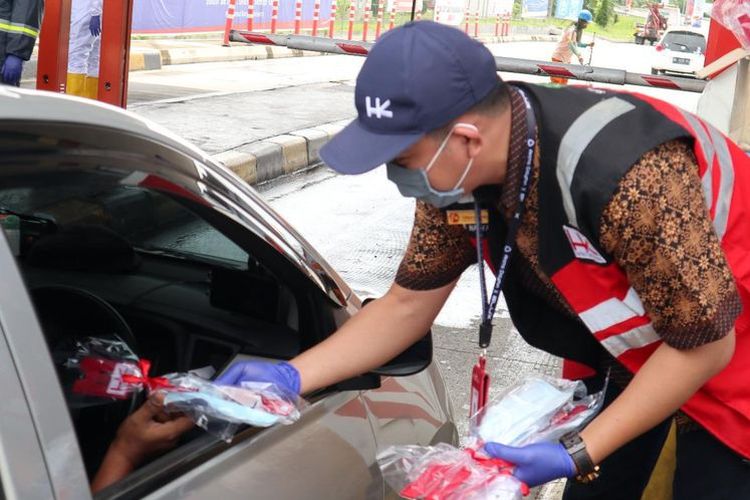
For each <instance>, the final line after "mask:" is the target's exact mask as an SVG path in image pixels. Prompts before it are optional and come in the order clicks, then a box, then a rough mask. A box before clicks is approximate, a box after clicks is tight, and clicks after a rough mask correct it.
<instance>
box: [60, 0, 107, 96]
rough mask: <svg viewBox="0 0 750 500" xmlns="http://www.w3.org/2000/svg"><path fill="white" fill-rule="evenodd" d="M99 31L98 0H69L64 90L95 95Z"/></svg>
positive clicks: (71, 92)
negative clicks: (66, 74) (70, 6)
mask: <svg viewBox="0 0 750 500" xmlns="http://www.w3.org/2000/svg"><path fill="white" fill-rule="evenodd" d="M101 33H102V0H73V8H72V11H71V13H70V42H69V45H68V81H67V93H68V94H71V95H77V96H80V97H88V98H89V99H96V98H97V93H98V90H99V53H100V51H101V48H100V40H101V37H100V35H101Z"/></svg>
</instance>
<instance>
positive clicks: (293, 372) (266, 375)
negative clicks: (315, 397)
mask: <svg viewBox="0 0 750 500" xmlns="http://www.w3.org/2000/svg"><path fill="white" fill-rule="evenodd" d="M242 382H270V383H272V384H274V385H276V387H278V388H279V389H281V390H283V391H285V392H287V393H288V394H289V395H290V396H298V395H299V389H300V379H299V372H298V371H297V369H296V368H295V367H293V366H292V365H290V364H289V363H283V362H282V363H267V362H264V361H240V362H237V363H235V364H233V365H232V366H230V367H229V369H228V370H227V371H226V372H225V373H224V374H222V375H221V376H220V377H219V378H217V379H216V383H217V384H223V385H234V386H239V385H240V384H241V383H242Z"/></svg>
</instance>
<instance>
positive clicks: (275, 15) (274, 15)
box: [271, 0, 279, 33]
mask: <svg viewBox="0 0 750 500" xmlns="http://www.w3.org/2000/svg"><path fill="white" fill-rule="evenodd" d="M278 20H279V0H273V3H272V4H271V33H276V22H277V21H278Z"/></svg>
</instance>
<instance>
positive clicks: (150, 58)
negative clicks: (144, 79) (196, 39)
mask: <svg viewBox="0 0 750 500" xmlns="http://www.w3.org/2000/svg"><path fill="white" fill-rule="evenodd" d="M318 55H321V54H319V53H317V52H310V51H303V50H294V49H288V48H286V47H271V46H265V45H243V46H232V47H222V46H220V45H217V46H215V47H212V46H206V47H175V48H168V49H167V48H141V47H134V49H133V52H131V53H130V71H140V70H152V69H161V68H162V67H163V66H169V65H173V64H194V63H210V62H232V61H252V60H259V59H281V58H286V57H308V56H318Z"/></svg>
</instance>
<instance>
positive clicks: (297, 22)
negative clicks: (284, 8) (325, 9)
mask: <svg viewBox="0 0 750 500" xmlns="http://www.w3.org/2000/svg"><path fill="white" fill-rule="evenodd" d="M301 29H302V2H301V0H297V1H296V2H295V3H294V34H295V35H299V32H300V30H301Z"/></svg>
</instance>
